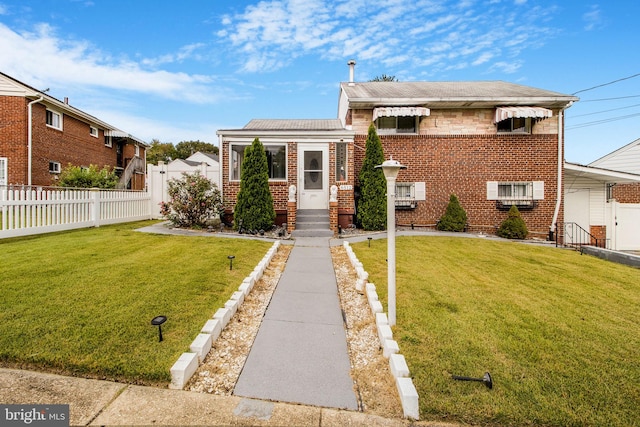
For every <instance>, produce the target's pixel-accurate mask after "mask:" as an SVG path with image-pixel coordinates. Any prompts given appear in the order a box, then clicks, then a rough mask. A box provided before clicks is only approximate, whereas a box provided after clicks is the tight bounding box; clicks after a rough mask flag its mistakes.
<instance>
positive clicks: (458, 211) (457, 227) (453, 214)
mask: <svg viewBox="0 0 640 427" xmlns="http://www.w3.org/2000/svg"><path fill="white" fill-rule="evenodd" d="M466 225H467V213H466V212H465V210H464V209H463V208H462V206H461V205H460V201H459V200H458V197H457V196H456V195H455V194H452V195H451V196H449V204H448V205H447V210H446V211H445V212H444V215H442V217H440V221H438V224H437V225H436V228H437V229H438V230H440V231H464V228H465V227H466Z"/></svg>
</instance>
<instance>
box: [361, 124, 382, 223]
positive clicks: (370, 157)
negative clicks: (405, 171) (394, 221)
mask: <svg viewBox="0 0 640 427" xmlns="http://www.w3.org/2000/svg"><path fill="white" fill-rule="evenodd" d="M382 162H384V153H383V152H382V143H381V142H380V138H379V137H378V133H377V132H376V127H375V126H374V124H373V123H371V125H369V134H368V136H367V142H366V146H365V155H364V161H363V163H362V169H361V170H360V175H359V177H358V178H359V180H360V191H361V193H360V198H359V199H358V212H357V220H358V224H359V225H360V226H361V227H362V228H363V229H365V230H372V231H373V230H384V229H385V228H386V225H387V196H386V194H387V180H386V179H385V177H384V172H382V168H376V166H378V165H381V164H382Z"/></svg>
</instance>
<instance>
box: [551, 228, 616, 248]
mask: <svg viewBox="0 0 640 427" xmlns="http://www.w3.org/2000/svg"><path fill="white" fill-rule="evenodd" d="M558 231H561V233H559V232H558ZM558 245H562V246H568V247H572V248H575V249H576V250H581V249H582V247H583V246H595V247H597V248H605V249H608V248H609V239H606V238H604V239H603V238H598V237H596V236H594V235H593V234H591V233H590V232H588V231H587V230H585V229H584V228H582V227H581V226H580V225H578V224H576V223H575V222H565V223H558V224H556V246H558Z"/></svg>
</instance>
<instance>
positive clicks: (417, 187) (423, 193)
mask: <svg viewBox="0 0 640 427" xmlns="http://www.w3.org/2000/svg"><path fill="white" fill-rule="evenodd" d="M413 189H414V196H415V199H416V200H427V190H426V185H425V183H424V182H415V183H414V184H413Z"/></svg>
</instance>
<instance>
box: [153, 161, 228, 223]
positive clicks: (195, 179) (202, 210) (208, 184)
mask: <svg viewBox="0 0 640 427" xmlns="http://www.w3.org/2000/svg"><path fill="white" fill-rule="evenodd" d="M168 186H169V190H168V192H169V201H168V202H166V203H165V202H163V203H161V204H160V213H161V214H162V215H163V216H164V217H165V218H167V219H168V220H169V221H171V223H172V224H173V225H174V226H176V227H185V228H202V227H205V226H206V225H207V220H209V219H212V218H215V217H216V215H217V214H219V213H220V212H221V211H222V209H223V203H222V194H221V193H220V190H218V186H217V185H216V184H215V183H214V182H213V181H210V180H209V179H207V178H205V177H204V176H202V175H200V174H199V173H198V172H194V173H192V174H189V173H186V172H183V173H182V178H181V179H177V178H172V179H170V180H169V181H168Z"/></svg>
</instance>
